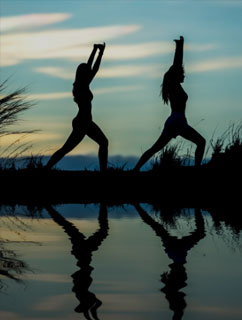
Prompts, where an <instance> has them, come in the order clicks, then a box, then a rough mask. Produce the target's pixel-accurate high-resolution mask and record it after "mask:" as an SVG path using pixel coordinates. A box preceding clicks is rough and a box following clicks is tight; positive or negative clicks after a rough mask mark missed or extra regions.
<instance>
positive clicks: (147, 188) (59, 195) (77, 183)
mask: <svg viewBox="0 0 242 320" xmlns="http://www.w3.org/2000/svg"><path fill="white" fill-rule="evenodd" d="M0 179H1V198H0V204H37V205H44V204H45V203H51V204H59V203H99V202H105V203H108V204H119V203H120V204H121V203H133V202H147V203H160V204H162V205H164V206H169V207H172V206H181V207H196V206H201V205H203V206H216V207H219V206H221V207H223V206H227V205H228V206H236V205H237V204H240V202H241V201H240V198H241V195H240V193H241V192H239V191H240V190H241V187H240V185H241V171H240V170H238V168H237V169H236V168H229V169H227V170H224V168H214V167H201V168H195V167H179V168H169V169H162V170H159V171H143V172H138V173H135V172H132V171H123V170H110V171H107V172H104V173H103V172H99V171H59V170H50V171H47V170H44V169H33V170H29V169H22V170H13V171H11V170H2V171H1V172H0Z"/></svg>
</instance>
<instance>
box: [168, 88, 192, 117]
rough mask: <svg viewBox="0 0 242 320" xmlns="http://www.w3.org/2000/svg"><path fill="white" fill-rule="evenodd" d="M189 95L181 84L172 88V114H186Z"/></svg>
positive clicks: (170, 94)
mask: <svg viewBox="0 0 242 320" xmlns="http://www.w3.org/2000/svg"><path fill="white" fill-rule="evenodd" d="M187 99H188V95H187V94H186V92H185V91H184V89H183V88H182V86H181V85H180V84H176V85H173V86H172V87H171V88H170V92H169V100H170V106H171V110H172V112H182V113H185V109H186V102H187Z"/></svg>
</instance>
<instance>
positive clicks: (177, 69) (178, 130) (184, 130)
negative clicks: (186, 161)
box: [134, 36, 206, 171]
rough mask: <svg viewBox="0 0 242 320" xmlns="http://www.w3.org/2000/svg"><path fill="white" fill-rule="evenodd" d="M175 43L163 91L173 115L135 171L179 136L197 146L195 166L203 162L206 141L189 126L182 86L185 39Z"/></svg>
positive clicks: (185, 96) (164, 99)
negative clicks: (173, 54)
mask: <svg viewBox="0 0 242 320" xmlns="http://www.w3.org/2000/svg"><path fill="white" fill-rule="evenodd" d="M174 41H175V43H176V50H175V56H174V61H173V65H172V66H171V67H170V69H169V70H168V71H167V72H166V73H165V75H164V78H163V83H162V89H161V94H162V98H163V101H164V103H165V104H168V103H170V107H171V115H170V116H169V118H168V119H167V120H166V122H165V126H164V129H163V131H162V133H161V135H160V137H159V138H158V140H157V141H156V142H155V144H154V145H153V146H152V147H151V148H150V149H148V150H147V151H146V152H145V153H144V154H143V155H142V156H141V158H140V159H139V161H138V163H137V164H136V166H135V168H134V170H135V171H138V170H140V168H141V167H142V166H143V165H144V164H145V163H146V162H147V161H148V160H149V159H150V158H151V157H152V156H153V155H154V154H155V153H156V152H158V151H160V150H161V149H162V148H164V147H165V145H166V144H167V143H168V142H169V141H170V140H171V139H172V138H176V137H177V136H178V135H179V136H182V137H183V138H185V139H187V140H190V141H192V142H193V143H195V144H196V145H197V148H196V151H195V166H200V164H201V162H202V158H203V154H204V149H205V143H206V141H205V139H204V138H203V137H202V136H201V135H200V134H199V133H198V132H197V131H196V130H195V129H193V128H192V127H191V126H189V125H188V123H187V119H186V116H185V108H186V102H187V99H188V95H187V94H186V92H185V91H184V89H183V88H182V85H181V83H182V82H183V81H184V77H185V76H184V69H183V45H184V39H183V37H182V36H181V37H180V39H179V40H174Z"/></svg>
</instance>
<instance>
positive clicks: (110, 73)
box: [34, 64, 161, 80]
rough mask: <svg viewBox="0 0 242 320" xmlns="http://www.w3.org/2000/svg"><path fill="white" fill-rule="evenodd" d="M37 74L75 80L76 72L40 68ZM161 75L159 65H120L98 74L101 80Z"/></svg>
mask: <svg viewBox="0 0 242 320" xmlns="http://www.w3.org/2000/svg"><path fill="white" fill-rule="evenodd" d="M34 70H35V71H36V72H40V73H43V74H47V75H49V76H53V77H57V78H61V79H70V80H71V79H72V80H74V77H75V71H73V70H70V69H66V68H63V67H39V68H35V69H34ZM160 74H161V66H160V65H159V64H149V65H148V64H146V65H134V64H127V65H118V66H112V67H102V68H101V69H100V71H99V72H98V74H97V77H99V78H126V77H133V76H145V77H147V76H148V77H158V76H160Z"/></svg>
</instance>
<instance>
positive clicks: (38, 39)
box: [0, 25, 141, 66]
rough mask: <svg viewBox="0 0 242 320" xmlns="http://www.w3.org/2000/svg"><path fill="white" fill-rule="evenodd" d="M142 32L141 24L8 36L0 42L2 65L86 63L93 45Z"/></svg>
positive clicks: (3, 36) (3, 37)
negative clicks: (48, 61) (41, 61)
mask: <svg viewBox="0 0 242 320" xmlns="http://www.w3.org/2000/svg"><path fill="white" fill-rule="evenodd" d="M140 29H141V26H139V25H111V26H103V27H93V28H83V29H63V30H58V29H57V30H45V31H39V32H24V33H23V32H22V33H14V34H5V35H2V37H1V42H0V45H1V65H2V66H9V65H14V64H18V63H21V62H23V61H25V60H32V59H58V58H61V59H68V60H73V59H74V60H77V59H78V61H81V60H83V59H84V60H86V59H87V57H88V56H89V54H90V47H91V46H92V44H93V43H95V42H103V41H109V40H111V39H114V38H117V37H120V36H123V35H126V34H130V33H133V32H136V31H138V30H140Z"/></svg>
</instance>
